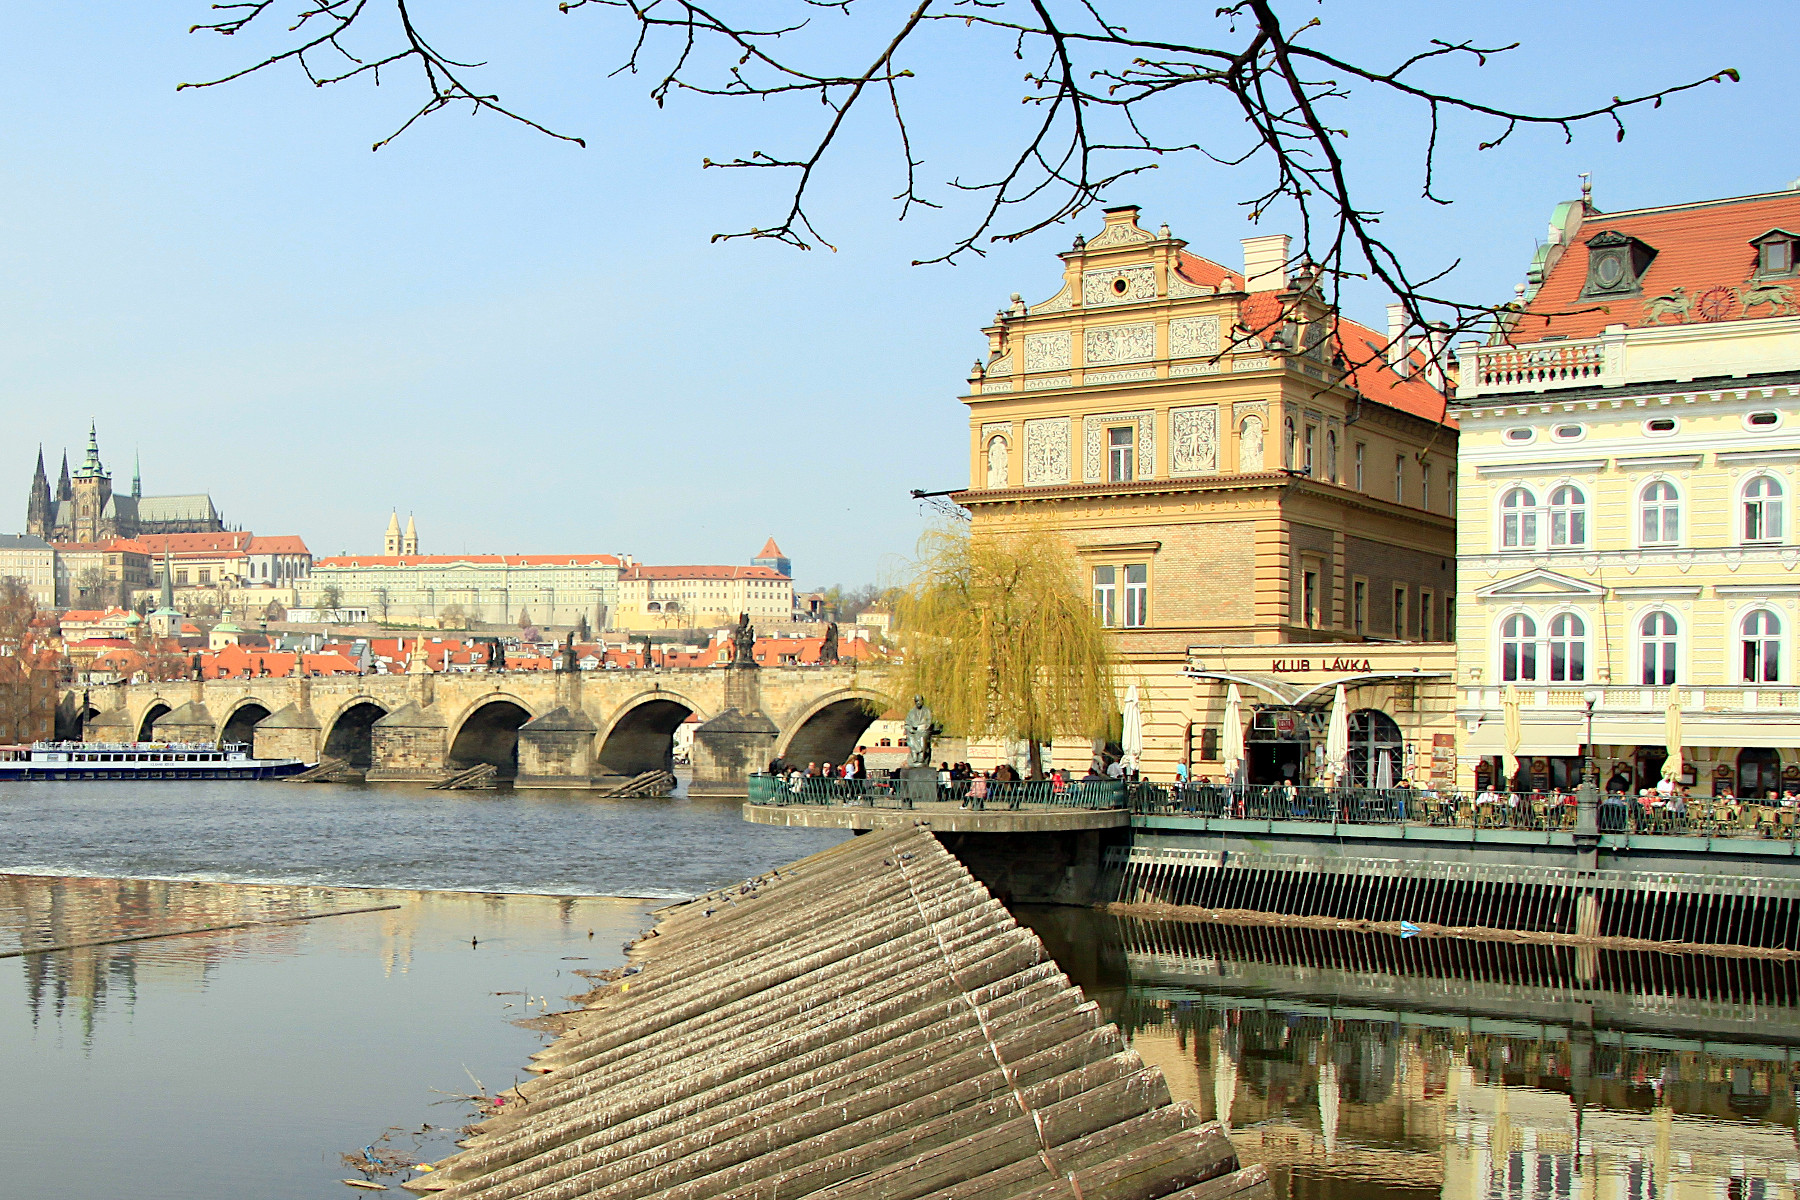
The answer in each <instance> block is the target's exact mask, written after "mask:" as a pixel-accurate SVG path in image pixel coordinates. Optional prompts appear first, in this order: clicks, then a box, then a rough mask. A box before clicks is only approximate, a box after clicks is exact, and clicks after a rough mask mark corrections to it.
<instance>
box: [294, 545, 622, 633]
mask: <svg viewBox="0 0 1800 1200" xmlns="http://www.w3.org/2000/svg"><path fill="white" fill-rule="evenodd" d="M623 566H624V564H623V562H622V561H621V560H620V559H619V558H618V557H617V556H615V555H611V554H427V555H380V554H348V555H343V556H340V557H337V558H321V559H318V560H317V561H315V562H314V563H313V564H312V573H311V574H310V575H309V576H308V577H307V578H306V579H304V580H302V581H301V583H300V586H299V589H298V593H299V602H300V606H302V607H305V608H309V609H330V608H337V609H366V610H367V611H368V613H369V615H370V616H371V617H372V618H374V619H375V620H377V621H381V622H384V623H390V624H396V625H409V626H419V625H423V626H432V627H436V626H439V625H444V626H454V627H457V628H462V627H465V624H483V623H486V624H498V625H506V624H512V623H514V622H516V621H518V620H519V619H520V618H521V617H525V618H529V620H530V621H531V622H532V623H534V624H538V625H577V624H579V623H580V622H581V621H583V620H586V621H587V622H588V624H589V625H590V626H591V627H592V628H594V629H606V628H609V627H610V626H609V625H608V623H607V622H608V620H609V618H610V614H611V612H612V609H613V605H614V604H615V603H616V601H617V598H618V580H619V572H620V570H621V569H622V568H623ZM334 591H335V598H336V604H335V605H333V604H331V603H328V602H327V601H328V599H329V598H330V596H331V595H332V593H333V592H334Z"/></svg>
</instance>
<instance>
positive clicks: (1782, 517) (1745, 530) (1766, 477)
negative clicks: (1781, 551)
mask: <svg viewBox="0 0 1800 1200" xmlns="http://www.w3.org/2000/svg"><path fill="white" fill-rule="evenodd" d="M1764 482H1767V483H1770V484H1773V485H1774V487H1775V491H1776V494H1775V495H1774V496H1773V497H1765V496H1757V497H1754V498H1753V497H1752V496H1751V495H1750V489H1751V488H1752V487H1755V486H1756V485H1758V484H1760V483H1764ZM1787 500H1788V489H1787V484H1786V483H1785V482H1784V481H1783V480H1782V478H1781V477H1780V476H1779V475H1774V474H1771V473H1769V472H1767V471H1759V472H1757V473H1756V474H1754V475H1752V476H1750V477H1749V478H1747V479H1745V480H1744V482H1743V484H1742V486H1740V487H1739V488H1738V514H1737V515H1738V523H1737V524H1738V527H1737V533H1738V541H1739V543H1740V544H1742V545H1746V546H1779V545H1783V544H1785V543H1786V541H1787ZM1771 503H1772V504H1773V505H1774V507H1775V522H1774V523H1775V525H1776V526H1778V528H1777V529H1776V531H1775V534H1774V535H1773V536H1763V537H1751V536H1750V507H1751V505H1753V504H1754V505H1757V506H1758V507H1759V508H1760V509H1761V510H1762V512H1761V515H1760V516H1759V517H1758V518H1757V525H1758V527H1759V528H1761V529H1767V528H1768V525H1769V518H1768V506H1769V505H1770V504H1771Z"/></svg>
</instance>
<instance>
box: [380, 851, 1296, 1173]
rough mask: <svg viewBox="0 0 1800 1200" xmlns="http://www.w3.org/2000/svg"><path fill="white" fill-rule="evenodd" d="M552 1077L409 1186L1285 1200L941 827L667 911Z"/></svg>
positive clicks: (822, 858)
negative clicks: (1178, 1092)
mask: <svg viewBox="0 0 1800 1200" xmlns="http://www.w3.org/2000/svg"><path fill="white" fill-rule="evenodd" d="M655 932H656V936H654V937H645V938H642V939H639V940H638V941H637V942H636V943H635V944H634V945H633V947H632V949H631V952H630V956H631V959H632V961H633V964H634V966H635V967H636V968H638V969H637V970H635V971H633V972H632V973H631V974H628V975H622V976H620V977H618V978H616V979H614V980H612V981H611V982H610V984H609V986H606V987H604V988H602V989H600V990H598V991H597V992H596V993H595V994H594V997H593V999H592V1003H591V1006H590V1007H589V1008H588V1009H587V1010H586V1011H585V1012H581V1013H577V1014H574V1015H573V1016H572V1018H571V1021H570V1027H569V1029H568V1032H567V1033H565V1034H564V1035H563V1036H562V1037H561V1038H559V1039H558V1040H557V1041H556V1042H555V1043H554V1044H553V1045H551V1046H550V1047H548V1048H547V1049H546V1050H544V1051H542V1052H541V1053H540V1054H538V1055H536V1056H535V1057H536V1059H537V1062H536V1065H535V1066H534V1068H533V1069H534V1070H536V1071H539V1072H542V1074H541V1075H540V1077H538V1078H536V1079H533V1080H531V1081H530V1082H528V1083H525V1084H522V1085H520V1086H519V1087H518V1088H516V1089H515V1090H514V1092H513V1093H510V1094H509V1100H510V1099H511V1096H513V1095H516V1096H517V1097H518V1099H517V1100H516V1101H514V1102H509V1103H508V1104H507V1105H506V1107H505V1109H504V1110H503V1111H502V1112H500V1113H498V1114H496V1115H494V1116H492V1117H490V1118H489V1119H487V1120H485V1121H483V1122H482V1123H481V1124H480V1125H477V1126H475V1127H474V1129H473V1131H472V1134H471V1136H470V1137H469V1139H468V1140H466V1141H465V1142H463V1143H462V1144H463V1146H464V1147H465V1149H463V1150H462V1151H461V1152H459V1153H457V1154H454V1155H451V1156H450V1157H449V1158H446V1159H445V1160H443V1161H442V1162H441V1163H438V1164H437V1169H436V1170H434V1171H432V1172H431V1173H430V1174H429V1175H426V1176H424V1177H422V1178H419V1179H415V1180H412V1181H411V1182H409V1183H407V1184H405V1185H404V1186H406V1187H407V1188H410V1189H412V1190H414V1191H418V1192H437V1193H439V1194H440V1195H442V1196H444V1197H446V1198H449V1200H460V1198H461V1197H470V1198H471V1200H551V1198H552V1197H574V1196H583V1197H595V1198H600V1200H710V1198H713V1197H729V1198H731V1200H915V1198H918V1197H924V1196H949V1197H954V1198H956V1200H1007V1198H1018V1200H1026V1198H1030V1200H1039V1198H1042V1200H1051V1198H1052V1197H1054V1198H1055V1200H1161V1198H1163V1197H1180V1198H1181V1200H1272V1198H1273V1190H1272V1189H1271V1187H1270V1185H1269V1182H1268V1177H1267V1173H1266V1172H1265V1171H1264V1170H1263V1169H1262V1168H1261V1167H1250V1168H1247V1169H1240V1168H1239V1163H1238V1160H1237V1154H1236V1152H1235V1151H1234V1150H1233V1148H1232V1145H1231V1142H1230V1139H1229V1138H1228V1137H1227V1136H1226V1134H1225V1131H1224V1129H1223V1128H1222V1127H1221V1126H1219V1125H1218V1124H1216V1123H1203V1122H1201V1121H1200V1120H1199V1118H1198V1117H1197V1116H1196V1115H1195V1113H1194V1111H1193V1110H1192V1109H1191V1108H1189V1107H1188V1106H1187V1105H1186V1104H1176V1103H1172V1102H1171V1101H1170V1098H1169V1091H1168V1088H1167V1086H1166V1084H1165V1083H1164V1081H1163V1078H1162V1075H1161V1073H1160V1072H1159V1071H1157V1070H1156V1069H1155V1068H1153V1067H1147V1066H1146V1065H1145V1064H1144V1062H1143V1060H1142V1059H1140V1058H1139V1057H1138V1056H1137V1054H1136V1053H1135V1052H1133V1051H1132V1050H1131V1049H1130V1048H1128V1047H1127V1046H1126V1045H1125V1043H1124V1039H1123V1038H1122V1037H1121V1036H1120V1034H1119V1031H1118V1030H1117V1029H1116V1028H1115V1027H1114V1026H1112V1025H1110V1024H1108V1023H1106V1022H1105V1021H1104V1020H1103V1019H1102V1018H1101V1016H1100V1013H1099V1010H1098V1009H1097V1007H1096V1006H1095V1005H1094V1004H1093V1003H1091V1002H1090V1001H1088V1000H1087V998H1086V997H1085V996H1083V995H1082V993H1081V991H1080V989H1078V988H1076V987H1074V986H1073V985H1072V984H1070V982H1069V981H1068V979H1067V978H1066V977H1065V976H1064V975H1063V973H1062V971H1061V970H1060V969H1058V968H1057V966H1056V964H1055V963H1053V962H1051V961H1050V959H1049V957H1048V956H1047V955H1046V954H1045V952H1044V948H1043V946H1042V944H1041V943H1040V942H1039V941H1038V939H1037V937H1036V936H1035V935H1034V934H1032V933H1031V932H1030V931H1028V930H1025V929H1022V928H1021V927H1019V926H1018V925H1017V924H1016V923H1015V922H1014V921H1013V919H1012V917H1011V916H1010V915H1009V914H1008V913H1007V911H1006V910H1005V909H1004V908H1003V907H1002V906H1001V905H1000V904H999V903H998V902H997V901H995V900H994V899H993V898H992V897H990V896H989V895H988V893H987V891H986V890H985V889H984V888H983V887H982V886H981V885H980V884H979V883H977V882H976V881H975V880H974V879H973V878H972V877H971V876H970V875H969V873H968V871H967V870H966V869H964V867H963V866H962V864H961V863H959V862H957V860H956V859H955V858H954V857H952V856H951V855H950V854H949V853H948V852H946V851H945V850H944V849H943V848H942V847H941V846H940V845H939V844H938V842H937V840H936V839H935V838H933V837H932V836H931V835H930V834H929V833H927V832H925V831H923V830H920V829H902V830H895V831H889V832H883V833H871V834H867V835H865V836H863V837H859V838H855V839H853V840H851V841H848V842H845V843H843V844H841V845H839V846H836V847H833V848H832V849H830V850H827V851H825V852H823V853H822V854H817V855H814V856H813V857H811V858H808V859H803V860H801V861H800V862H798V863H795V864H793V865H791V866H788V867H783V868H782V869H781V870H780V871H778V872H772V873H770V874H769V875H767V876H763V877H760V878H758V879H756V880H751V881H749V882H747V883H745V884H743V885H740V886H736V887H733V888H729V889H726V890H723V891H720V892H715V893H712V894H710V895H707V896H703V897H700V898H699V899H697V900H693V901H690V902H688V903H685V904H681V905H676V906H674V907H671V908H667V909H664V910H662V911H661V912H660V913H659V914H658V925H657V929H656V931H655Z"/></svg>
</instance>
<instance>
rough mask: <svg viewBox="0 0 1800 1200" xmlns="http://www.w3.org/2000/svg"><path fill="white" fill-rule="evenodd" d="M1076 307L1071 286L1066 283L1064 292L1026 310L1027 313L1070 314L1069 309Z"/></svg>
mask: <svg viewBox="0 0 1800 1200" xmlns="http://www.w3.org/2000/svg"><path fill="white" fill-rule="evenodd" d="M1074 305H1075V300H1074V297H1072V296H1071V295H1070V294H1069V285H1068V284H1066V283H1065V284H1063V286H1062V291H1060V292H1058V293H1056V295H1054V296H1052V297H1050V298H1049V299H1048V300H1046V301H1044V302H1043V303H1042V304H1034V305H1032V306H1031V307H1030V308H1028V309H1026V310H1025V311H1027V312H1030V313H1059V312H1068V311H1069V309H1071V308H1073V307H1074Z"/></svg>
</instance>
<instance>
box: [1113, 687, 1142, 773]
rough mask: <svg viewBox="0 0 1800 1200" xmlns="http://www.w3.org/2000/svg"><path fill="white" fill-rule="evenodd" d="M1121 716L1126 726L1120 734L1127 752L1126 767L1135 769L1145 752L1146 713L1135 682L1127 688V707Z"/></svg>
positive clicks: (1129, 769) (1121, 741)
mask: <svg viewBox="0 0 1800 1200" xmlns="http://www.w3.org/2000/svg"><path fill="white" fill-rule="evenodd" d="M1121 716H1122V719H1123V723H1124V728H1123V729H1122V731H1121V732H1120V734H1119V748H1120V749H1121V750H1123V751H1124V752H1125V769H1126V770H1127V771H1135V770H1137V769H1138V758H1139V757H1140V756H1141V755H1142V754H1143V753H1144V713H1143V707H1142V702H1141V701H1139V699H1138V688H1137V684H1135V683H1134V684H1132V685H1131V686H1130V687H1128V688H1126V689H1125V707H1124V710H1123V712H1122V714H1121Z"/></svg>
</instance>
